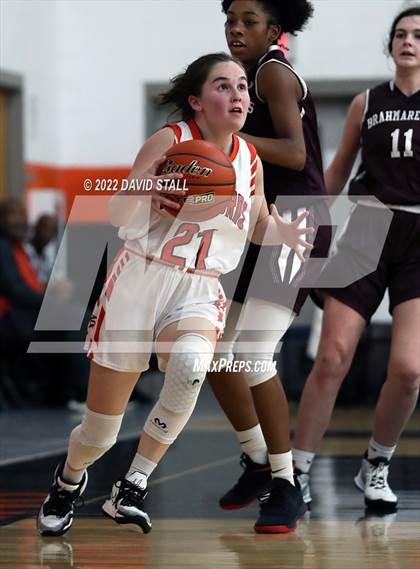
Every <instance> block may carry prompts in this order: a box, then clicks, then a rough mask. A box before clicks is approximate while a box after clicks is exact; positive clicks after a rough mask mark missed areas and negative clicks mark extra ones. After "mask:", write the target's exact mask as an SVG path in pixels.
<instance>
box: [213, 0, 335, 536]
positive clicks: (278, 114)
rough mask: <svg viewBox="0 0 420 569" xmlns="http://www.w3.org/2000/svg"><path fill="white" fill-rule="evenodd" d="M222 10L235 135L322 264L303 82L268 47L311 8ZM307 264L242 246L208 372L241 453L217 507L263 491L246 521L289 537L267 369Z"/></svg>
mask: <svg viewBox="0 0 420 569" xmlns="http://www.w3.org/2000/svg"><path fill="white" fill-rule="evenodd" d="M222 9H223V11H224V12H225V13H226V24H225V34H226V40H227V44H228V46H229V49H230V51H231V53H232V55H234V56H236V57H237V58H239V59H240V60H241V61H242V63H243V64H244V66H245V68H246V70H247V77H248V84H249V93H250V99H251V105H250V109H249V111H248V116H247V119H246V122H245V125H244V127H243V129H242V131H241V132H240V133H239V135H240V136H241V137H242V138H244V139H245V140H247V141H248V142H252V144H253V145H254V146H255V148H256V149H257V152H258V153H259V155H260V157H261V160H262V162H263V164H264V191H265V195H266V199H267V202H268V203H275V202H278V203H279V207H280V208H281V210H282V215H285V216H290V217H291V218H294V217H296V215H298V213H299V210H300V208H301V207H303V208H304V209H309V210H310V212H311V222H312V225H315V226H319V225H324V228H320V229H319V230H318V232H317V236H316V239H315V242H314V249H313V251H312V254H311V257H312V256H315V257H326V256H327V251H328V246H329V227H325V226H328V224H329V220H328V214H327V208H326V206H325V203H324V200H323V196H324V195H326V192H325V186H324V179H323V171H322V159H321V151H320V144H319V139H318V129H317V119H316V113H315V108H314V104H313V101H312V98H311V95H310V93H309V92H308V89H307V86H306V84H305V82H304V80H303V79H302V78H301V77H300V76H299V75H298V73H297V72H296V71H295V70H294V69H293V68H292V66H291V65H290V63H289V62H288V60H287V59H286V58H285V56H284V55H283V53H282V51H281V50H280V49H279V47H278V45H277V42H278V39H279V37H280V36H281V34H282V33H292V34H295V33H296V32H298V31H300V30H302V29H303V27H304V26H305V24H306V22H307V20H308V19H309V18H310V16H311V14H312V6H311V3H310V2H307V1H306V0H288V1H285V0H281V1H280V0H234V1H232V0H224V1H223V2H222ZM286 196H289V197H286ZM286 204H287V205H286ZM285 210H288V211H285ZM323 229H324V230H325V229H327V231H323ZM310 267H311V264H310V263H307V264H305V265H304V266H302V265H301V263H300V262H299V260H298V259H297V257H296V256H295V255H294V253H293V252H292V251H290V250H288V249H287V248H284V247H283V248H281V249H280V248H264V251H263V250H260V248H259V247H254V246H251V247H249V250H248V253H247V255H246V257H245V260H244V263H243V268H242V273H241V274H240V277H239V281H236V282H238V286H237V288H236V290H235V289H233V287H231V291H230V292H231V294H232V292H233V291H234V294H233V300H234V302H232V304H231V307H230V311H229V318H228V323H227V328H226V330H225V334H224V336H223V346H221V347H220V352H221V356H222V357H221V358H220V359H219V362H220V363H222V362H226V363H227V365H226V366H225V368H224V371H221V372H220V373H214V374H209V381H210V383H211V386H212V389H213V391H214V393H215V395H216V397H217V399H218V401H219V403H220V404H221V406H222V408H223V410H224V411H225V413H226V415H227V417H228V418H229V420H230V421H231V423H232V425H233V427H234V429H235V431H236V434H237V436H238V439H239V442H240V444H241V447H242V451H243V455H242V457H241V464H242V466H243V467H244V473H243V474H242V476H241V477H240V479H239V481H238V483H237V484H236V485H235V486H234V487H233V488H232V489H231V490H229V491H228V492H227V493H226V494H225V495H224V496H223V497H222V498H221V499H220V505H221V507H222V508H224V509H236V508H241V507H244V506H246V505H247V504H249V503H251V502H252V501H253V500H255V498H257V497H258V496H259V495H261V494H262V493H264V492H266V491H267V490H270V497H269V499H268V500H266V501H264V502H263V503H262V505H261V512H260V516H259V518H258V520H257V522H256V526H255V527H256V530H257V531H258V532H267V533H268V532H273V533H274V532H276V533H277V532H278V533H280V532H287V531H292V530H293V529H294V528H295V526H296V521H297V519H298V518H299V516H300V515H301V514H302V511H303V510H304V509H303V508H302V497H301V494H300V492H299V491H298V490H297V488H296V487H295V483H294V477H293V464H292V453H291V444H290V438H289V411H288V403H287V399H286V396H285V394H284V391H283V388H282V386H281V383H280V382H279V379H278V376H277V375H276V369H275V365H274V368H273V366H272V365H271V366H270V364H273V357H274V354H275V353H276V347H277V345H278V342H279V341H280V340H281V337H282V335H283V334H284V332H285V331H286V330H287V328H288V327H289V325H290V324H291V322H292V321H293V319H294V317H295V316H296V314H298V313H299V311H300V309H301V307H302V305H303V303H304V302H305V299H306V298H307V296H308V293H309V290H308V288H307V287H305V284H304V283H305V279H306V278H307V279H308V280H309V278H310V276H311V275H309V273H310ZM237 276H238V274H237ZM314 278H315V275H312V279H314ZM224 286H226V283H225V281H224ZM303 287H305V288H303ZM226 288H227V289H229V286H227V287H226ZM231 298H232V296H231ZM239 314H240V319H241V320H240V321H238V322H237V319H238V317H239V316H238V315H239ZM242 346H243V347H244V349H242ZM257 346H259V348H258V349H255V347H257ZM233 354H235V356H234V355H233ZM234 358H235V359H234ZM238 362H242V363H245V365H246V368H245V369H244V370H243V372H242V373H241V372H235V371H234V369H235V368H233V369H232V367H231V365H230V364H236V363H238ZM221 367H222V366H221V365H220V368H221ZM220 368H219V369H220ZM229 370H230V371H229ZM260 423H261V426H260Z"/></svg>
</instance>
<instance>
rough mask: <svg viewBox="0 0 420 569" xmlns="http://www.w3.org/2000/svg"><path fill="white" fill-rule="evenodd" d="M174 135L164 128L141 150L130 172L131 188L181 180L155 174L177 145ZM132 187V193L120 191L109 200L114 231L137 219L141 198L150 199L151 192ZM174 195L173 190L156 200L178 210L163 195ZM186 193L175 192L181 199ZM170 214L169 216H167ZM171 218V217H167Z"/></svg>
mask: <svg viewBox="0 0 420 569" xmlns="http://www.w3.org/2000/svg"><path fill="white" fill-rule="evenodd" d="M174 141H175V140H174V133H173V131H172V129H170V128H163V129H161V130H159V131H158V132H156V133H155V134H153V135H152V136H151V137H150V138H149V139H148V140H147V141H146V142H145V143H144V144H143V146H142V147H141V149H140V151H139V153H138V154H137V157H136V159H135V161H134V164H133V167H132V169H131V172H130V174H129V176H128V178H127V180H128V187H129V188H130V182H131V181H137V180H138V181H141V180H146V179H148V180H152V181H153V183H155V182H156V180H158V179H159V178H160V179H171V178H174V179H176V178H181V177H182V176H181V175H180V174H165V175H162V176H156V171H157V169H158V168H159V166H160V165H161V164H162V163H163V162H164V160H165V152H167V151H168V150H169V148H171V146H173V144H174ZM132 185H133V188H132V189H128V190H125V191H122V190H120V191H119V192H118V193H116V194H115V195H114V196H113V197H112V198H111V200H110V203H109V209H108V214H109V220H110V222H111V224H112V225H114V226H115V227H122V226H124V225H126V224H127V223H128V222H129V221H130V219H131V218H132V216H133V215H134V213H135V211H136V209H137V207H138V205H139V204H140V203H141V200H140V199H139V198H141V197H145V196H146V197H150V195H151V192H150V190H148V191H147V190H144V189H137V188H139V187H140V188H141V186H140V185H139V184H137V185H134V184H132ZM165 193H166V194H168V193H173V191H171V190H167V191H165V192H159V196H157V199H158V200H159V203H160V204H162V205H166V206H168V207H172V208H174V209H179V207H180V206H179V204H177V203H175V202H174V201H171V200H169V199H167V198H165V197H164V195H163V194H165ZM183 194H184V192H180V191H177V190H176V195H177V196H182V195H183ZM164 214H167V212H164ZM167 215H169V214H167Z"/></svg>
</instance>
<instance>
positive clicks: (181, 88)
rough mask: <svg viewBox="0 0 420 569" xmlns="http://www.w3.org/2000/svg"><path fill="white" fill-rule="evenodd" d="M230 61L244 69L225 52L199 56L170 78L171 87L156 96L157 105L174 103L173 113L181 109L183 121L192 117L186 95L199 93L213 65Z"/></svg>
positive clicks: (197, 94)
mask: <svg viewBox="0 0 420 569" xmlns="http://www.w3.org/2000/svg"><path fill="white" fill-rule="evenodd" d="M230 61H232V62H233V63H236V64H237V65H239V67H242V69H244V66H243V64H242V63H241V62H240V61H239V59H236V57H233V56H231V55H228V54H227V53H223V52H220V53H210V54H208V55H203V56H202V57H199V58H198V59H196V60H195V61H193V62H192V63H191V64H190V65H189V66H188V67H187V69H186V70H185V72H184V73H181V74H180V75H177V76H176V77H173V78H172V79H171V88H170V89H169V91H167V92H166V93H161V94H160V95H159V96H158V99H157V103H158V104H159V105H166V104H168V103H172V104H174V105H175V107H176V109H175V110H174V113H175V112H176V111H181V116H182V120H184V121H187V120H189V119H192V118H194V114H195V113H194V110H193V109H192V108H191V106H190V104H189V102H188V97H189V96H190V95H195V96H196V97H198V96H199V95H201V89H202V88H203V85H204V83H205V82H206V81H207V77H208V76H209V74H210V72H211V70H212V69H213V67H214V66H215V65H217V64H218V63H228V62H230ZM244 72H245V69H244ZM172 114H173V113H171V115H172ZM171 115H170V116H171Z"/></svg>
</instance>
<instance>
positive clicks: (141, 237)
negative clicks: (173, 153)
mask: <svg viewBox="0 0 420 569" xmlns="http://www.w3.org/2000/svg"><path fill="white" fill-rule="evenodd" d="M168 126H169V127H170V128H171V129H172V130H173V132H174V144H176V143H179V142H184V141H186V140H193V139H194V140H200V139H202V138H203V137H202V136H201V133H200V130H199V128H198V126H197V124H196V123H195V121H193V120H189V121H187V122H185V121H181V122H179V123H175V124H171V125H168ZM232 141H233V145H232V146H233V148H232V152H231V154H230V156H229V158H230V160H231V162H232V165H233V167H234V168H235V174H236V190H235V194H234V196H233V197H232V199H231V200H230V202H229V203H228V204H227V206H226V209H225V211H224V213H221V214H218V215H216V216H215V217H214V218H212V219H210V220H207V221H200V222H194V223H192V222H186V221H183V220H178V219H177V218H172V217H163V216H161V215H159V214H158V213H156V212H155V211H153V210H152V209H151V208H150V204H151V198H150V199H149V198H145V200H144V201H142V203H140V204H139V206H138V207H137V210H136V211H135V212H134V214H133V216H132V218H131V219H130V222H129V223H128V224H127V225H125V226H123V227H121V228H120V230H119V233H118V235H119V237H120V238H121V239H123V240H125V241H126V247H127V248H128V249H132V250H135V251H138V252H140V253H142V254H143V255H145V256H147V257H153V258H154V259H156V260H161V261H162V262H164V263H169V264H171V265H175V266H178V267H181V268H185V269H190V270H191V269H197V270H209V271H216V272H218V273H227V272H229V271H232V270H233V269H234V268H235V267H236V266H237V264H238V263H239V259H240V257H241V255H242V252H243V250H244V247H245V241H246V237H247V233H248V228H249V215H250V210H251V197H252V196H253V194H254V192H255V174H256V170H257V152H256V150H255V148H254V146H252V144H249V143H247V142H245V141H244V140H242V139H241V138H239V137H238V136H236V135H233V136H232ZM146 200H147V203H148V205H149V207H147V206H146Z"/></svg>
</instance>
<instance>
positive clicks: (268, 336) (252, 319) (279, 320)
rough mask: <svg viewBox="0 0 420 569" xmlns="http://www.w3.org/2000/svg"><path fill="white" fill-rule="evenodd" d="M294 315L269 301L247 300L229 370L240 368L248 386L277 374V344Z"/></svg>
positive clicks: (262, 381) (227, 368) (253, 385)
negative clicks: (233, 360)
mask: <svg viewBox="0 0 420 569" xmlns="http://www.w3.org/2000/svg"><path fill="white" fill-rule="evenodd" d="M294 317H295V314H294V313H293V312H292V311H291V310H290V309H288V308H285V307H282V306H278V305H275V304H272V303H268V302H265V301H261V300H258V299H250V300H249V301H248V302H247V303H246V305H245V309H244V311H243V314H242V315H241V321H240V323H239V327H240V328H241V333H240V336H239V339H238V341H237V344H236V352H235V353H236V356H235V362H233V364H232V365H233V366H234V368H233V369H232V371H240V372H242V373H243V375H244V376H245V378H246V381H247V383H248V385H249V386H250V387H255V386H256V385H260V384H261V383H264V382H265V381H268V380H269V379H271V378H272V377H273V376H274V375H275V374H276V365H275V362H274V355H275V353H276V347H277V344H278V343H279V342H280V340H281V338H282V337H283V335H284V334H285V332H286V330H287V329H288V327H289V326H290V324H291V323H292V321H293V318H294ZM226 371H229V366H227V367H226Z"/></svg>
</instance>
